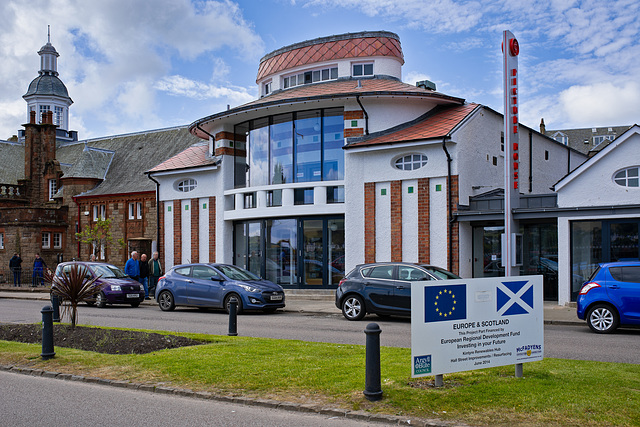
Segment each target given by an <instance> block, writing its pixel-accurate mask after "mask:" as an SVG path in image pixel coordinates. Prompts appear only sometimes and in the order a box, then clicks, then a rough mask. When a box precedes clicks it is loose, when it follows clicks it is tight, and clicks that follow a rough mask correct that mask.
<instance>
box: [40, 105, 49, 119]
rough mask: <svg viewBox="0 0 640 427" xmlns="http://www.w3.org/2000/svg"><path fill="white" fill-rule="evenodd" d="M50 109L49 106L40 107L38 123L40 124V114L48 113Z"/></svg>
mask: <svg viewBox="0 0 640 427" xmlns="http://www.w3.org/2000/svg"><path fill="white" fill-rule="evenodd" d="M50 110H51V107H50V106H49V105H40V114H39V115H38V120H37V121H38V123H42V114H43V113H46V112H47V111H50Z"/></svg>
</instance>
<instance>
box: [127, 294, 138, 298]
mask: <svg viewBox="0 0 640 427" xmlns="http://www.w3.org/2000/svg"><path fill="white" fill-rule="evenodd" d="M127 298H140V295H138V294H127Z"/></svg>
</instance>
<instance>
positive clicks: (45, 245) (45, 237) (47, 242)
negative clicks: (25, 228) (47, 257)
mask: <svg viewBox="0 0 640 427" xmlns="http://www.w3.org/2000/svg"><path fill="white" fill-rule="evenodd" d="M50 247H51V233H42V249H49V248H50Z"/></svg>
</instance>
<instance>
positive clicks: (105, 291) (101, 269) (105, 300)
mask: <svg viewBox="0 0 640 427" xmlns="http://www.w3.org/2000/svg"><path fill="white" fill-rule="evenodd" d="M72 265H79V266H82V267H85V268H86V269H87V276H88V277H89V276H90V278H94V277H99V279H98V280H97V281H96V283H98V284H99V285H100V288H101V289H100V292H99V293H97V294H96V295H95V298H92V299H87V300H85V302H86V303H87V304H88V305H94V304H95V305H96V306H98V307H100V308H103V307H106V305H107V304H129V305H131V307H137V306H139V305H140V303H141V302H142V301H144V288H143V287H142V285H141V284H140V283H139V282H136V281H135V280H133V279H132V278H130V277H129V276H127V275H125V274H124V273H123V272H122V270H120V269H119V268H118V267H116V266H115V265H111V264H107V263H103V262H81V261H71V262H63V263H61V264H58V268H56V273H55V275H56V276H62V272H63V271H69V269H70V268H71V266H72Z"/></svg>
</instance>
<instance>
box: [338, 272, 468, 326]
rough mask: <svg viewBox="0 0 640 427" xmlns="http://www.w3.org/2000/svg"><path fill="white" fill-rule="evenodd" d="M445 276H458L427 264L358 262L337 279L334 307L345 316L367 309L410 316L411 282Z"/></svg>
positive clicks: (359, 314)
mask: <svg viewBox="0 0 640 427" xmlns="http://www.w3.org/2000/svg"><path fill="white" fill-rule="evenodd" d="M448 279H460V277H459V276H456V275H455V274H453V273H451V272H449V271H447V270H444V269H442V268H440V267H435V266H432V265H427V264H413V263H405V262H400V263H391V262H389V263H375V264H361V265H358V266H356V268H354V269H353V270H351V272H349V273H348V274H347V275H346V276H345V278H344V279H342V280H341V281H340V284H339V285H338V289H336V307H338V308H339V309H341V310H342V314H343V315H344V317H345V318H346V319H347V320H360V319H362V318H363V317H364V316H365V315H366V314H367V313H375V314H378V315H380V316H388V315H396V316H410V315H411V283H412V282H419V281H426V280H448Z"/></svg>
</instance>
